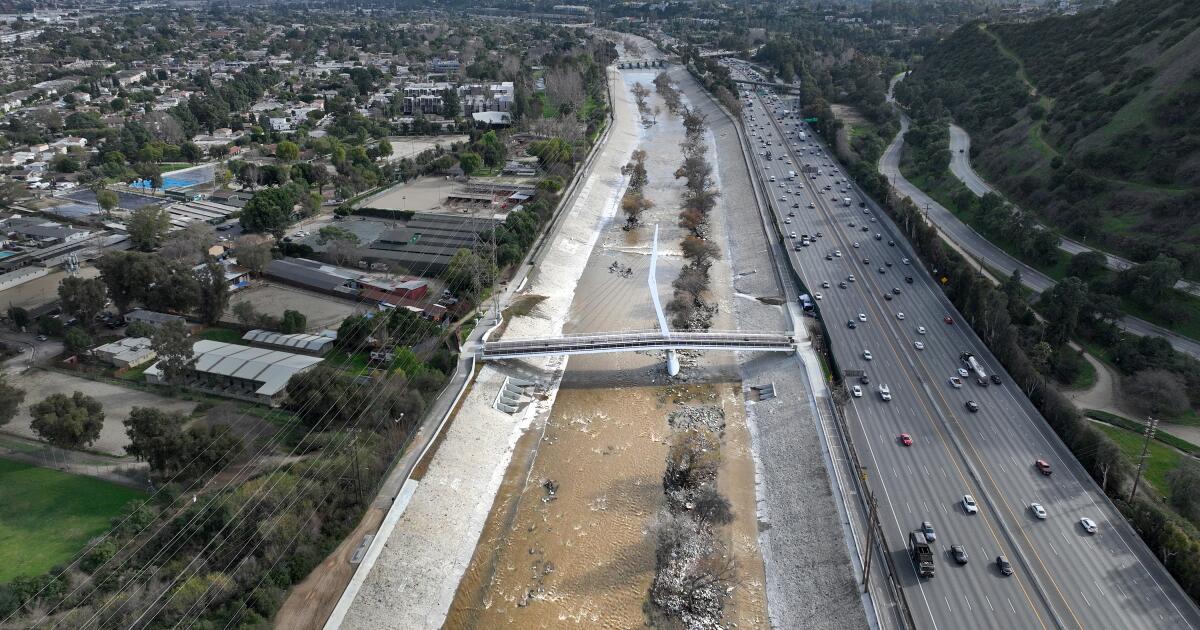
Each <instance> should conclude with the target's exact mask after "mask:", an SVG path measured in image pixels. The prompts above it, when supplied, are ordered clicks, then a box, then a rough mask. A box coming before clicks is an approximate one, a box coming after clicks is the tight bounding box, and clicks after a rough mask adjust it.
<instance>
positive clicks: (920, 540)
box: [908, 529, 933, 578]
mask: <svg viewBox="0 0 1200 630" xmlns="http://www.w3.org/2000/svg"><path fill="white" fill-rule="evenodd" d="M908 550H909V553H911V554H912V559H913V564H915V565H917V574H918V575H920V576H921V577H923V578H931V577H933V549H932V548H930V546H929V541H928V540H926V539H925V533H924V532H922V531H921V530H919V529H917V530H913V531H911V532H909V533H908Z"/></svg>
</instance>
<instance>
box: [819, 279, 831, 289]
mask: <svg viewBox="0 0 1200 630" xmlns="http://www.w3.org/2000/svg"><path fill="white" fill-rule="evenodd" d="M821 288H822V289H828V288H829V281H828V280H826V281H824V282H822V283H821Z"/></svg>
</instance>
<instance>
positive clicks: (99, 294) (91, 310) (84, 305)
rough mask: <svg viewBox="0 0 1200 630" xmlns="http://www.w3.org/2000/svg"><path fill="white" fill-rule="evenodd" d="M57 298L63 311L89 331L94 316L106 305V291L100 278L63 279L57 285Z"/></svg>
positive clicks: (74, 277)
mask: <svg viewBox="0 0 1200 630" xmlns="http://www.w3.org/2000/svg"><path fill="white" fill-rule="evenodd" d="M58 297H59V299H61V300H62V307H63V311H65V312H67V313H69V314H71V315H73V316H74V317H75V318H76V319H78V320H79V324H80V325H81V326H84V327H86V328H88V329H89V330H90V329H91V328H93V327H94V325H95V323H96V315H99V314H100V311H102V310H104V305H105V304H107V303H108V291H107V290H105V288H104V281H103V280H101V279H100V278H90V279H86V280H85V279H83V278H80V277H78V276H68V277H66V278H63V281H62V282H61V283H60V284H59V285H58Z"/></svg>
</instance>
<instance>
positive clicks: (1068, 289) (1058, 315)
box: [1041, 278, 1089, 348]
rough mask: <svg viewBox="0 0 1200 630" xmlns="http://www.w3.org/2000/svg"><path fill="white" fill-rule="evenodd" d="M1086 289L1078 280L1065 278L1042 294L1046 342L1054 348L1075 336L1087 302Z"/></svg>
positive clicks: (1081, 281)
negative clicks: (1080, 316)
mask: <svg viewBox="0 0 1200 630" xmlns="http://www.w3.org/2000/svg"><path fill="white" fill-rule="evenodd" d="M1088 297H1089V295H1088V288H1087V285H1086V284H1084V283H1083V280H1080V279H1079V278H1065V279H1064V280H1063V281H1062V282H1059V283H1058V284H1056V285H1054V287H1053V288H1051V289H1050V290H1049V291H1046V292H1045V293H1043V294H1042V298H1041V304H1042V312H1043V314H1044V315H1045V317H1046V341H1048V342H1050V345H1052V346H1054V347H1055V348H1057V347H1059V346H1061V345H1063V344H1064V343H1066V342H1067V341H1069V340H1070V339H1071V338H1072V337H1074V336H1075V329H1076V327H1078V325H1079V315H1080V313H1081V312H1083V309H1084V306H1086V304H1087V301H1088Z"/></svg>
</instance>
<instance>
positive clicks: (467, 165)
mask: <svg viewBox="0 0 1200 630" xmlns="http://www.w3.org/2000/svg"><path fill="white" fill-rule="evenodd" d="M458 165H459V166H461V167H462V170H463V174H464V175H466V176H467V177H470V176H471V175H472V174H473V173H475V171H478V170H479V169H480V168H481V167H483V158H481V157H479V154H478V153H471V152H470V151H466V152H464V153H463V154H462V155H459V156H458Z"/></svg>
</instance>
